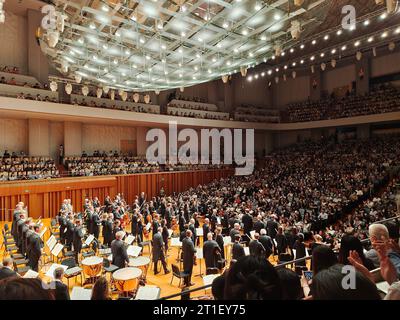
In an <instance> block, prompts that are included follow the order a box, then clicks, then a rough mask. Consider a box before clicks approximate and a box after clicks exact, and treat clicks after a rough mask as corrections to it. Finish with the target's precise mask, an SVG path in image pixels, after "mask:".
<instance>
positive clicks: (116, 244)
mask: <svg viewBox="0 0 400 320" xmlns="http://www.w3.org/2000/svg"><path fill="white" fill-rule="evenodd" d="M123 236H124V233H123V231H118V232H117V233H116V234H115V240H113V241H112V242H111V254H112V264H113V265H115V266H117V267H118V268H125V265H126V264H128V263H129V257H128V253H127V252H126V248H125V245H124V242H123V241H122V237H123Z"/></svg>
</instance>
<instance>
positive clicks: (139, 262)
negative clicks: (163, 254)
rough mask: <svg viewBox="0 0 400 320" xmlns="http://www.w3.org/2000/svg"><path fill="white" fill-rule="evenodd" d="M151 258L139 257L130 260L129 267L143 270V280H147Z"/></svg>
mask: <svg viewBox="0 0 400 320" xmlns="http://www.w3.org/2000/svg"><path fill="white" fill-rule="evenodd" d="M149 264H150V258H149V257H143V256H140V257H137V258H130V259H129V266H130V267H134V268H139V269H140V270H142V279H144V280H145V279H146V274H147V269H148V268H149Z"/></svg>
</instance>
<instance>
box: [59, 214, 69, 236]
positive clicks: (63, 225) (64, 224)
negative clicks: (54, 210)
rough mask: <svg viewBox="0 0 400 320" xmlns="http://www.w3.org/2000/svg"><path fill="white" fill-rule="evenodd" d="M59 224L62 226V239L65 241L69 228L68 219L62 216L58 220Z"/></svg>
mask: <svg viewBox="0 0 400 320" xmlns="http://www.w3.org/2000/svg"><path fill="white" fill-rule="evenodd" d="M58 222H59V224H60V238H61V239H64V238H65V233H64V231H65V229H66V228H67V219H66V218H65V217H62V216H60V217H59V218H58Z"/></svg>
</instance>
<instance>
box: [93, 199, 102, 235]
mask: <svg viewBox="0 0 400 320" xmlns="http://www.w3.org/2000/svg"><path fill="white" fill-rule="evenodd" d="M92 208H93V207H92ZM99 211H100V208H96V209H94V212H93V213H92V217H91V222H92V234H93V235H94V237H95V238H96V239H97V240H98V239H99V235H100V225H101V221H100V217H99Z"/></svg>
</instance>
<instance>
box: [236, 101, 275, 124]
mask: <svg viewBox="0 0 400 320" xmlns="http://www.w3.org/2000/svg"><path fill="white" fill-rule="evenodd" d="M234 119H235V120H236V121H246V122H268V123H278V122H279V121H280V115H279V110H275V109H265V108H257V107H254V106H247V105H242V106H240V107H237V108H236V110H235V114H234Z"/></svg>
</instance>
